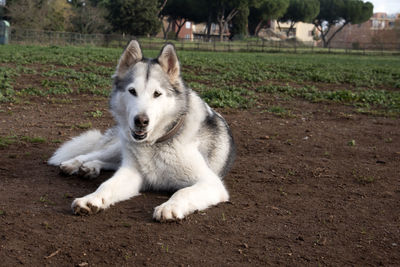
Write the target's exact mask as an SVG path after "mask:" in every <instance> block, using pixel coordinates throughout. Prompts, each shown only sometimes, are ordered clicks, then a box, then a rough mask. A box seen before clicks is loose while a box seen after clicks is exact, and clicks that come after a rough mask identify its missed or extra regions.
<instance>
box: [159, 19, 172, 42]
mask: <svg viewBox="0 0 400 267" xmlns="http://www.w3.org/2000/svg"><path fill="white" fill-rule="evenodd" d="M161 23H162V31H163V36H164V40H167V38H168V33H169V32H170V31H171V25H172V21H171V19H170V18H168V26H167V28H166V29H165V27H164V19H162V20H161Z"/></svg>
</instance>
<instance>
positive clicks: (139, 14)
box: [107, 0, 160, 35]
mask: <svg viewBox="0 0 400 267" xmlns="http://www.w3.org/2000/svg"><path fill="white" fill-rule="evenodd" d="M107 9H108V10H109V14H108V16H107V20H108V21H109V22H110V23H111V25H112V28H113V30H114V31H116V32H121V33H127V34H132V35H151V34H155V33H157V31H158V30H159V28H160V21H159V19H158V13H159V4H158V0H113V1H110V2H109V3H108V4H107Z"/></svg>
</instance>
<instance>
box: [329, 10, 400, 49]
mask: <svg viewBox="0 0 400 267" xmlns="http://www.w3.org/2000/svg"><path fill="white" fill-rule="evenodd" d="M399 16H400V14H397V15H387V14H386V13H375V14H374V15H373V16H372V17H371V18H370V19H369V20H368V21H366V22H364V23H362V24H354V25H353V24H349V25H347V26H345V27H344V28H343V29H342V30H341V31H340V32H339V33H337V34H336V36H335V37H334V39H332V41H331V47H333V48H373V47H375V46H382V45H383V44H384V45H385V46H387V47H388V48H389V47H390V46H391V45H396V42H398V40H397V35H396V32H395V28H396V27H397V23H399V22H400V20H399V19H400V17H399ZM337 27H340V26H339V25H338V26H336V27H335V28H333V29H332V30H331V31H332V32H334V31H335V30H336V29H337Z"/></svg>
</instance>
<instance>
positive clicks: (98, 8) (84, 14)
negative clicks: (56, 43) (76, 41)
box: [70, 1, 110, 33]
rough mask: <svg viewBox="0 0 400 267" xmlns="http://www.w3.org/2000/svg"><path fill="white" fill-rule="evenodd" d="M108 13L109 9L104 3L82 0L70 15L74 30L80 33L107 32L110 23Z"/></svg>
mask: <svg viewBox="0 0 400 267" xmlns="http://www.w3.org/2000/svg"><path fill="white" fill-rule="evenodd" d="M71 4H73V3H71ZM73 5H74V4H73ZM106 15H107V10H106V9H105V8H104V6H103V5H101V4H97V3H95V2H94V1H90V2H82V1H81V2H80V3H77V4H75V5H74V7H73V15H71V17H70V18H71V24H72V31H74V32H80V33H99V32H103V33H104V32H107V31H108V29H109V28H110V24H109V23H108V21H107V20H106V18H105V17H106Z"/></svg>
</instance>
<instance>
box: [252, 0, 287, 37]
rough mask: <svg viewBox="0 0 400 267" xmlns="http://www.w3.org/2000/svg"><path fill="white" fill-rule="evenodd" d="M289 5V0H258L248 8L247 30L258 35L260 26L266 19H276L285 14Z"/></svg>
mask: <svg viewBox="0 0 400 267" xmlns="http://www.w3.org/2000/svg"><path fill="white" fill-rule="evenodd" d="M288 7H289V0H258V1H255V2H254V5H253V6H252V7H251V8H250V15H249V32H250V34H251V35H258V33H259V31H260V30H261V28H262V26H263V25H264V24H265V23H267V22H268V20H272V19H278V18H279V17H281V16H283V14H285V12H286V10H287V8H288Z"/></svg>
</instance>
